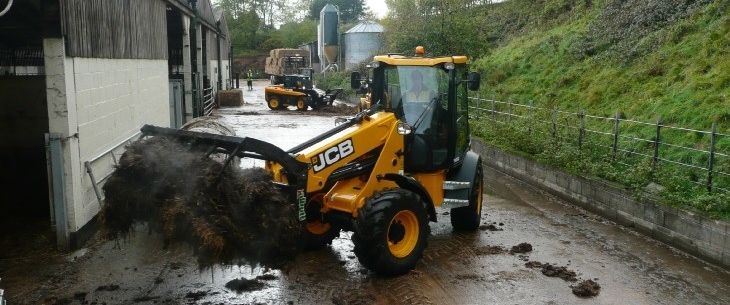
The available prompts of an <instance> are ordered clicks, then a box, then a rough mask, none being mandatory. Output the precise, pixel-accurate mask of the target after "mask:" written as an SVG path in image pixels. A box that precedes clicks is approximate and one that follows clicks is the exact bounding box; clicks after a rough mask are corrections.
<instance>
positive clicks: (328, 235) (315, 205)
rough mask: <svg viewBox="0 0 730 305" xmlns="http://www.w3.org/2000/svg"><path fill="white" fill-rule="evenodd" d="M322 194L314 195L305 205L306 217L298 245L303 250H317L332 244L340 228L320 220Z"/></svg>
mask: <svg viewBox="0 0 730 305" xmlns="http://www.w3.org/2000/svg"><path fill="white" fill-rule="evenodd" d="M323 197H324V194H319V195H315V196H314V197H312V199H310V200H309V202H308V203H307V206H306V211H307V219H306V221H304V222H303V227H302V229H301V232H302V234H301V236H300V239H299V240H300V241H301V243H300V246H301V248H302V249H303V250H317V249H321V248H323V247H325V246H327V245H329V244H332V240H334V239H335V238H336V237H337V236H339V235H340V229H339V228H338V227H336V226H334V225H333V224H331V223H329V222H325V221H323V220H322V212H320V208H321V207H322V204H321V202H322V198H323Z"/></svg>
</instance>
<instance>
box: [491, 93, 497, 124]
mask: <svg viewBox="0 0 730 305" xmlns="http://www.w3.org/2000/svg"><path fill="white" fill-rule="evenodd" d="M495 101H496V100H495V97H494V94H492V121H495V122H496V121H497V118H496V116H495V114H494V103H495Z"/></svg>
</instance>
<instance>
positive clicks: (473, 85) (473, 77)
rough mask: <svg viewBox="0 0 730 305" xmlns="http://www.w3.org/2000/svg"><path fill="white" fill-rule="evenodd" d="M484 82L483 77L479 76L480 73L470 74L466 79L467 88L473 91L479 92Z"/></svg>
mask: <svg viewBox="0 0 730 305" xmlns="http://www.w3.org/2000/svg"><path fill="white" fill-rule="evenodd" d="M481 82H482V76H481V75H480V74H479V72H469V75H468V76H467V77H466V84H467V88H469V90H471V91H477V90H479V85H480V83H481Z"/></svg>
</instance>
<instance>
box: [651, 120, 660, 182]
mask: <svg viewBox="0 0 730 305" xmlns="http://www.w3.org/2000/svg"><path fill="white" fill-rule="evenodd" d="M661 130H662V117H661V116H659V118H657V120H656V136H655V138H654V162H652V168H651V170H652V175H654V173H656V166H657V163H659V143H660V139H661V138H660V137H661Z"/></svg>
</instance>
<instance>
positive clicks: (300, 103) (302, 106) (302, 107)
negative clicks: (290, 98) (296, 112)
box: [297, 98, 307, 109]
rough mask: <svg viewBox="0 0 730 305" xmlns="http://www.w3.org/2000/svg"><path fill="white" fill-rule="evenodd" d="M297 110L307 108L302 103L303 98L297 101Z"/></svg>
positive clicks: (305, 104)
mask: <svg viewBox="0 0 730 305" xmlns="http://www.w3.org/2000/svg"><path fill="white" fill-rule="evenodd" d="M297 108H299V109H306V108H307V103H306V102H305V101H304V99H303V98H300V99H298V100H297Z"/></svg>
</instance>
